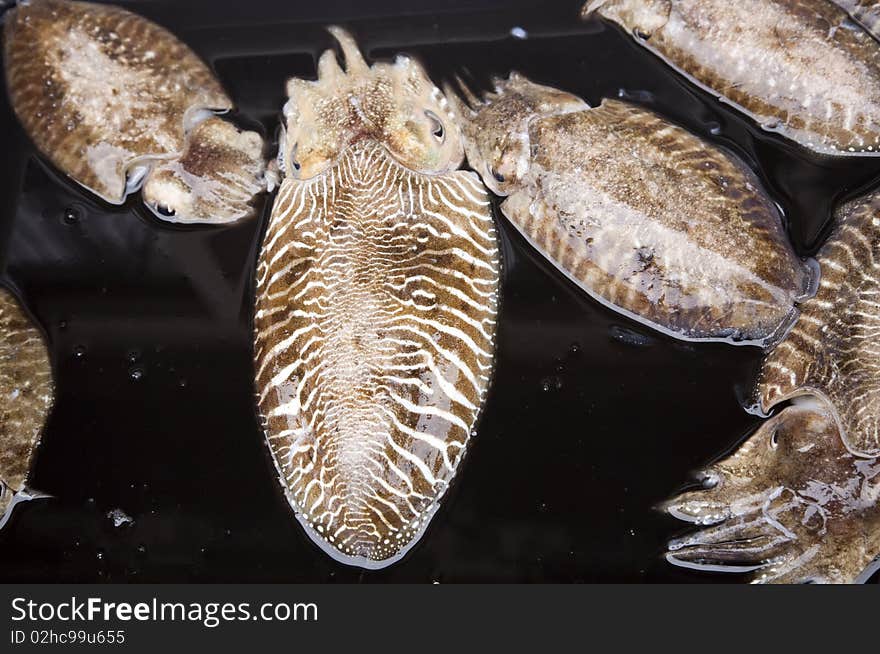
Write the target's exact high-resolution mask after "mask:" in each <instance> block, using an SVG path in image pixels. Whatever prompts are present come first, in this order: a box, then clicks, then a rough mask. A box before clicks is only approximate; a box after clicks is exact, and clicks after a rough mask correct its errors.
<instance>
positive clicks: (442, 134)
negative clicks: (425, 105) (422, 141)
mask: <svg viewBox="0 0 880 654" xmlns="http://www.w3.org/2000/svg"><path fill="white" fill-rule="evenodd" d="M425 115H426V116H427V117H428V120H430V121H431V134H433V135H434V138H436V139H437V140H438V141H440V142H441V143H443V141H444V139H445V138H446V130H445V129H444V128H443V122H442V121H441V120H440V119H439V118H438V117H437V115H436V114H435V113H434V112H433V111H428V110H427V109H426V110H425Z"/></svg>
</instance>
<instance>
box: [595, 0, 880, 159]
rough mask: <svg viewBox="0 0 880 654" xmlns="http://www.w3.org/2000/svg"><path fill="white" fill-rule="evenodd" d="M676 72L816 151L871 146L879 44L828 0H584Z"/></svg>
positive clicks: (877, 106)
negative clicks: (734, 0) (590, 0)
mask: <svg viewBox="0 0 880 654" xmlns="http://www.w3.org/2000/svg"><path fill="white" fill-rule="evenodd" d="M594 13H595V14H597V15H599V16H602V17H604V18H606V19H608V20H610V21H613V22H615V23H618V24H620V25H621V26H622V27H623V28H624V29H626V30H627V31H629V32H631V33H632V34H633V35H634V37H635V38H636V40H637V41H638V42H639V43H641V44H642V45H644V46H645V47H646V48H648V49H649V50H650V51H651V52H653V53H655V54H657V55H659V56H660V57H661V58H663V59H664V60H665V61H666V62H668V63H669V64H671V65H672V66H673V67H674V68H676V69H677V70H678V71H679V72H681V73H683V74H685V75H686V76H688V77H689V78H690V79H691V80H692V81H694V82H696V83H697V84H699V85H701V86H702V87H704V88H705V89H707V90H708V91H710V92H712V93H714V94H717V95H718V96H719V97H721V98H722V99H724V100H726V101H727V102H730V103H731V104H733V105H734V106H736V107H738V108H739V109H740V110H742V111H743V112H745V113H746V114H748V115H749V116H750V117H751V118H752V119H754V120H755V121H757V123H758V124H759V125H760V126H761V127H763V128H765V129H768V130H773V131H778V132H779V133H780V134H782V135H783V136H786V137H787V138H789V139H792V140H794V141H796V142H797V143H799V144H801V145H803V146H804V147H807V148H809V149H812V150H814V151H816V152H819V153H823V154H832V155H844V154H854V153H869V152H873V153H877V152H878V147H880V43H878V42H877V41H876V40H875V39H874V38H872V37H871V35H870V34H868V32H867V31H865V30H864V29H862V28H861V27H860V26H858V25H857V24H855V23H853V21H852V20H850V19H849V17H848V15H847V14H846V12H844V11H843V10H842V9H840V8H839V7H837V6H835V5H834V4H833V3H832V2H829V1H828V0H737V1H736V2H731V1H730V0H593V1H592V2H589V3H588V4H587V5H586V6H585V7H584V9H583V16H584V17H588V16H591V15H593V14H594Z"/></svg>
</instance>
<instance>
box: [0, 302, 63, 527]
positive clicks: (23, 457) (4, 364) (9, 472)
mask: <svg viewBox="0 0 880 654" xmlns="http://www.w3.org/2000/svg"><path fill="white" fill-rule="evenodd" d="M52 397H53V385H52V368H51V366H50V364H49V353H48V351H47V350H46V345H45V343H44V341H43V336H42V334H41V333H40V331H39V330H38V329H37V328H36V327H35V326H34V325H33V324H32V323H31V321H30V319H29V318H28V316H27V315H26V314H25V312H24V310H23V309H22V308H21V307H20V306H19V304H18V301H17V300H16V299H15V297H13V295H12V294H11V293H10V292H9V291H7V290H6V289H4V288H0V517H2V516H3V514H4V512H5V511H6V507H7V506H8V504H9V502H10V501H11V499H12V496H13V495H14V494H15V493H17V492H18V491H20V490H21V489H22V488H23V487H24V484H25V481H26V480H27V474H28V471H29V470H30V465H31V459H32V457H33V454H34V449H35V448H36V446H37V442H38V441H39V438H40V432H41V431H42V429H43V423H44V422H45V421H46V416H47V415H48V413H49V409H50V408H51V406H52Z"/></svg>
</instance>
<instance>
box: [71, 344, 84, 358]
mask: <svg viewBox="0 0 880 654" xmlns="http://www.w3.org/2000/svg"><path fill="white" fill-rule="evenodd" d="M85 355H86V346H85V345H76V346H74V348H73V356H75V357H76V358H77V359H82V358H83V357H84V356H85Z"/></svg>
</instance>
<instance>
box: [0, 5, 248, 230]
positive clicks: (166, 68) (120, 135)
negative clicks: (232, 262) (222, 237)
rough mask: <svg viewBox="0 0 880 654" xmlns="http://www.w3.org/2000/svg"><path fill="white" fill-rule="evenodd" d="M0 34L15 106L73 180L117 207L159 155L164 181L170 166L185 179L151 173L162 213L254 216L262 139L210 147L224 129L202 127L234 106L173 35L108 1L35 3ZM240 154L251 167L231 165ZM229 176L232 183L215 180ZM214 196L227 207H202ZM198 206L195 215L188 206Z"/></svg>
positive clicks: (15, 12) (17, 12) (184, 217)
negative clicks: (214, 211)
mask: <svg viewBox="0 0 880 654" xmlns="http://www.w3.org/2000/svg"><path fill="white" fill-rule="evenodd" d="M3 41H4V62H5V69H6V81H7V88H8V92H9V97H10V100H11V103H12V107H13V109H14V111H15V114H16V116H17V117H18V119H19V121H20V122H21V124H22V125H23V126H24V128H25V130H26V131H27V133H28V135H29V136H30V138H31V139H32V140H33V142H34V144H35V145H36V147H37V148H38V149H39V150H40V152H42V153H43V155H45V156H46V157H48V158H49V160H50V161H51V162H52V163H53V164H54V165H55V166H56V167H57V168H59V169H60V170H61V171H62V172H63V173H65V174H66V175H68V176H69V177H70V178H71V179H73V180H74V181H76V182H77V183H79V184H81V185H82V186H84V187H85V188H86V189H88V190H89V191H91V192H93V193H94V194H96V195H97V196H99V197H100V198H102V199H103V200H105V201H107V202H109V203H111V204H121V203H122V202H123V201H124V200H125V198H126V195H127V194H128V193H131V192H133V191H135V190H137V189H138V188H139V187H140V185H141V184H142V183H143V181H144V179H145V178H147V177H148V175H149V174H150V170H151V169H152V168H153V166H154V165H157V162H159V165H161V166H163V175H164V177H166V178H167V177H168V175H169V173H168V170H167V168H168V167H169V166H171V167H174V168H175V173H174V175H175V176H176V177H177V178H178V179H181V180H182V182H183V183H182V184H181V183H177V184H173V185H171V184H167V183H160V182H155V181H154V183H153V185H152V190H153V193H152V195H151V198H150V201H149V202H148V203H147V204H148V206H149V207H150V208H151V209H153V210H154V211H155V212H156V213H157V215H158V216H159V217H160V218H164V219H172V220H176V221H180V222H199V221H204V222H214V221H216V222H225V221H228V220H231V219H233V217H237V216H240V215H247V214H248V213H249V208H250V203H251V200H252V198H253V196H254V195H255V193H256V192H254V193H251V194H250V195H249V196H248V197H246V198H244V197H243V194H242V191H241V189H242V188H243V187H245V186H248V187H256V188H257V190H259V189H260V184H261V183H262V178H263V170H264V168H263V159H262V147H260V150H259V152H255V151H254V148H253V147H252V146H251V141H253V140H255V139H260V137H259V135H257V134H256V133H249V135H248V137H247V139H246V140H247V141H248V142H247V143H246V144H244V147H241V144H239V143H237V142H236V139H234V138H227V143H226V146H225V149H224V148H221V149H217V148H213V149H212V146H213V145H214V144H215V143H216V129H211V130H206V129H205V128H202V129H199V128H198V127H199V125H200V124H201V123H202V122H204V121H206V120H209V119H210V117H211V116H212V115H213V112H225V111H229V110H230V109H232V101H231V100H230V99H229V97H228V96H227V94H226V92H225V91H224V90H223V88H222V86H221V85H220V83H219V82H218V81H217V79H216V78H215V77H214V74H213V73H212V71H211V69H210V68H209V67H208V66H207V65H206V64H205V63H204V62H203V61H202V60H201V59H199V57H198V56H197V55H196V54H195V53H194V52H193V51H192V50H190V48H188V47H187V46H186V45H185V44H183V43H182V42H181V41H179V40H178V39H177V38H176V37H175V36H174V35H173V34H171V33H170V32H168V31H167V30H165V29H164V28H162V27H160V26H159V25H156V24H155V23H153V22H151V21H149V20H147V19H145V18H143V17H141V16H138V15H136V14H133V13H131V12H128V11H125V10H124V9H120V8H119V7H114V6H112V5H103V4H94V3H89V2H70V1H67V0H63V1H62V0H30V1H29V2H22V3H19V4H18V5H17V6H16V7H15V8H14V9H12V10H10V12H9V13H8V14H7V15H6V16H5V25H4V30H3ZM214 120H215V121H218V120H219V119H214ZM226 130H227V131H228V130H233V131H234V130H235V128H234V127H232V126H231V125H229V126H228V127H227V128H226ZM261 142H262V141H261ZM194 152H198V153H200V155H201V156H200V160H199V161H198V163H194V154H193V153H194ZM208 152H210V153H212V155H213V156H214V159H211V158H209V157H206V156H205V153H208ZM241 158H245V159H247V165H246V167H244V168H237V167H233V166H230V165H229V163H230V161H233V160H239V159H241ZM221 175H222V177H223V179H224V181H226V180H229V181H230V182H231V185H230V187H228V188H230V189H231V190H229V191H226V190H225V188H223V187H219V186H218V185H216V184H215V180H216V178H217V177H218V176H221ZM160 189H161V191H167V197H166V195H165V194H164V193H162V194H160V193H159V190H160ZM182 193H187V194H188V195H189V197H188V198H184V197H183V196H182ZM207 195H213V196H214V197H217V196H218V195H222V198H220V201H217V200H213V201H212V202H213V204H214V205H215V207H216V208H218V210H219V212H220V213H219V215H217V216H214V215H211V216H208V217H206V216H205V215H204V214H203V213H200V210H201V209H204V208H205V203H204V202H203V200H202V198H204V197H205V196H207ZM190 207H192V208H194V209H195V213H193V214H187V213H185V211H186V209H187V208H190ZM230 207H232V208H230Z"/></svg>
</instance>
